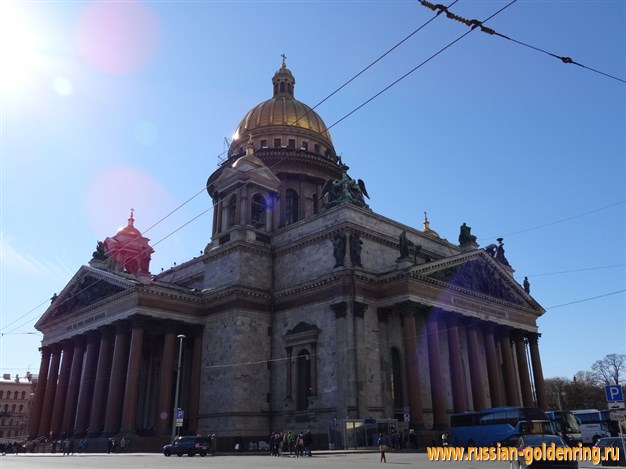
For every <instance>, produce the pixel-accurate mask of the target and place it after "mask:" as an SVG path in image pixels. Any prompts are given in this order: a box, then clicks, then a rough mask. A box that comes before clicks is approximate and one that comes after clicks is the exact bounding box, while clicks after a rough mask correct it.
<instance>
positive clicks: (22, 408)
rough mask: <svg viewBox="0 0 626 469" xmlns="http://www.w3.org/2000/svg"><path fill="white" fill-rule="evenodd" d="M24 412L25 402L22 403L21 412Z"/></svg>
mask: <svg viewBox="0 0 626 469" xmlns="http://www.w3.org/2000/svg"><path fill="white" fill-rule="evenodd" d="M22 412H24V404H20V413H22Z"/></svg>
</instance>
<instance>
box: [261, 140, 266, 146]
mask: <svg viewBox="0 0 626 469" xmlns="http://www.w3.org/2000/svg"><path fill="white" fill-rule="evenodd" d="M261 148H267V140H261Z"/></svg>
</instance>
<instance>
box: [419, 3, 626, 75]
mask: <svg viewBox="0 0 626 469" xmlns="http://www.w3.org/2000/svg"><path fill="white" fill-rule="evenodd" d="M419 2H420V3H421V4H422V5H423V6H425V7H426V8H428V9H430V10H433V11H437V12H438V13H442V12H444V11H445V13H446V16H447V17H448V18H450V19H452V20H455V21H458V22H459V23H463V24H465V25H466V26H469V27H471V28H472V30H474V29H480V30H481V31H482V32H484V33H487V34H489V35H491V36H498V37H501V38H503V39H506V40H509V41H511V42H514V43H516V44H519V45H521V46H524V47H527V48H529V49H532V50H535V51H537V52H541V53H543V54H546V55H548V56H550V57H553V58H555V59H558V60H560V61H561V62H563V63H564V64H572V65H578V66H579V67H581V68H584V69H586V70H589V71H592V72H595V73H598V74H600V75H603V76H605V77H607V78H611V79H613V80H616V81H619V82H622V83H626V80H624V79H623V78H619V77H616V76H614V75H610V74H608V73H605V72H602V71H600V70H597V69H595V68H592V67H588V66H586V65H583V64H581V63H579V62H576V61H575V60H573V59H572V58H571V57H567V56H560V55H557V54H553V53H552V52H548V51H547V50H545V49H541V48H540V47H536V46H532V45H530V44H527V43H525V42H522V41H519V40H517V39H513V38H511V37H509V36H506V35H504V34H501V33H499V32H497V31H495V30H494V29H492V28H488V27H486V26H484V25H483V23H484V21H478V20H475V19H472V20H468V19H467V18H463V17H462V16H459V15H456V14H455V13H452V12H451V11H449V10H448V8H449V7H445V6H443V5H435V4H433V3H430V2H428V1H426V0H419Z"/></svg>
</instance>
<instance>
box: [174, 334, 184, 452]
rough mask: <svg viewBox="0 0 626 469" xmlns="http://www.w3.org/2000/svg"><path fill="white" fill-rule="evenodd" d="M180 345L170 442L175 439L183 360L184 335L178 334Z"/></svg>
mask: <svg viewBox="0 0 626 469" xmlns="http://www.w3.org/2000/svg"><path fill="white" fill-rule="evenodd" d="M177 337H178V339H179V340H180V342H179V343H180V345H179V346H178V367H177V368H176V394H174V412H173V413H172V441H174V438H175V437H176V417H177V416H178V391H179V389H180V365H181V362H182V359H183V339H185V337H186V336H185V335H184V334H178V336H177Z"/></svg>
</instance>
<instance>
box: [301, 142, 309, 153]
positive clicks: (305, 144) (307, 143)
mask: <svg viewBox="0 0 626 469" xmlns="http://www.w3.org/2000/svg"><path fill="white" fill-rule="evenodd" d="M300 149H302V150H304V151H309V142H302V146H301V147H300Z"/></svg>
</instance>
